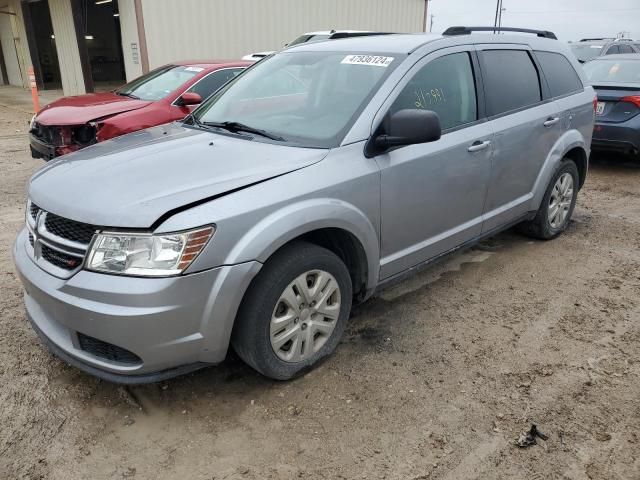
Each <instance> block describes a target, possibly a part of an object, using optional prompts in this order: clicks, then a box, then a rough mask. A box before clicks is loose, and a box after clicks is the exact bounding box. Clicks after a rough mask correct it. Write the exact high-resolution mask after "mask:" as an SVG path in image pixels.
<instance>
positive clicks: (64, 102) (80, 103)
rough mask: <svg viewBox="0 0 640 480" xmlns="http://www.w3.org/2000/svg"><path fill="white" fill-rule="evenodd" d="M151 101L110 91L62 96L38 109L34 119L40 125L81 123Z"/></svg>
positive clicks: (132, 108) (144, 105)
mask: <svg viewBox="0 0 640 480" xmlns="http://www.w3.org/2000/svg"><path fill="white" fill-rule="evenodd" d="M151 103H152V102H149V101H145V100H137V99H134V98H129V97H123V96H122V95H116V94H115V93H112V92H103V93H91V94H88V95H78V96H75V97H63V98H60V99H58V100H56V101H55V102H51V103H50V104H49V105H47V106H46V107H44V108H43V109H42V110H40V113H38V115H37V116H36V121H37V122H38V123H40V124H41V125H48V126H50V125H57V126H59V125H82V124H84V123H87V122H90V121H92V120H96V119H98V118H103V117H109V116H111V115H116V114H118V113H123V112H128V111H130V110H137V109H138V108H142V107H146V106H147V105H150V104H151Z"/></svg>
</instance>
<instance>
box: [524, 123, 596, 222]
mask: <svg viewBox="0 0 640 480" xmlns="http://www.w3.org/2000/svg"><path fill="white" fill-rule="evenodd" d="M576 147H578V148H581V149H582V150H583V151H584V152H585V155H586V156H587V158H588V156H589V153H588V152H589V148H588V146H587V145H586V143H585V140H584V137H583V136H582V134H581V133H580V132H579V131H578V130H569V131H567V132H565V133H564V135H562V136H561V137H560V138H559V139H558V141H557V142H556V143H555V144H554V146H553V148H552V149H551V151H550V152H549V155H548V156H547V158H546V160H545V162H544V164H543V165H542V168H541V169H540V173H539V174H538V177H537V178H536V181H535V183H534V185H533V190H532V192H533V196H532V198H531V206H530V208H529V211H531V212H533V211H537V210H538V209H539V208H540V204H541V203H542V198H543V197H544V194H545V192H546V190H547V185H549V181H550V180H551V177H552V176H553V173H554V172H555V171H556V168H557V167H558V165H559V164H560V162H561V161H562V159H563V158H564V157H565V156H566V155H567V152H569V151H570V150H572V149H574V148H576Z"/></svg>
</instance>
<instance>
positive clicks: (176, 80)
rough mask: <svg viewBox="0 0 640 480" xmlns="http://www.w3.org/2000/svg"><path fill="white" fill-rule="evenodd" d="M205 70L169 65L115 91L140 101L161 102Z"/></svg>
mask: <svg viewBox="0 0 640 480" xmlns="http://www.w3.org/2000/svg"><path fill="white" fill-rule="evenodd" d="M202 70H204V68H201V67H190V66H182V65H167V66H164V67H160V68H157V69H155V70H152V71H151V72H149V73H147V74H146V75H143V76H141V77H138V78H136V79H135V80H132V81H131V82H129V83H127V84H126V85H124V86H122V87H120V88H119V89H117V90H116V91H115V93H117V94H118V95H123V96H125V97H131V98H139V99H140V100H161V99H163V98H165V97H166V96H167V95H169V94H170V93H171V92H173V91H174V90H176V89H177V88H178V87H181V86H182V85H184V84H185V83H186V82H187V81H189V80H191V79H192V78H193V77H195V76H196V75H198V74H199V73H200V72H202Z"/></svg>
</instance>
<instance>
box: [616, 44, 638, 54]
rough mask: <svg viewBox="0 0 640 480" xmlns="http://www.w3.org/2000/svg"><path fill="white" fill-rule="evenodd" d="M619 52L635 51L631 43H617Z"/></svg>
mask: <svg viewBox="0 0 640 480" xmlns="http://www.w3.org/2000/svg"><path fill="white" fill-rule="evenodd" d="M618 48H619V49H620V53H635V52H634V50H633V48H631V45H618Z"/></svg>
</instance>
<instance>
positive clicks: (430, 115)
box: [366, 108, 442, 156]
mask: <svg viewBox="0 0 640 480" xmlns="http://www.w3.org/2000/svg"><path fill="white" fill-rule="evenodd" d="M385 131H386V133H383V134H381V135H377V136H375V137H373V138H372V139H371V140H370V141H369V144H367V152H366V153H367V154H368V155H367V156H374V155H376V154H378V153H382V152H385V151H387V150H389V149H390V148H393V147H403V146H405V145H415V144H418V143H427V142H435V141H436V140H439V139H440V136H441V135H442V127H441V126H440V118H439V117H438V114H437V113H436V112H433V111H431V110H421V109H417V108H416V109H405V110H398V111H397V112H396V113H394V114H393V115H391V117H390V118H388V119H387V121H386V122H385Z"/></svg>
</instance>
